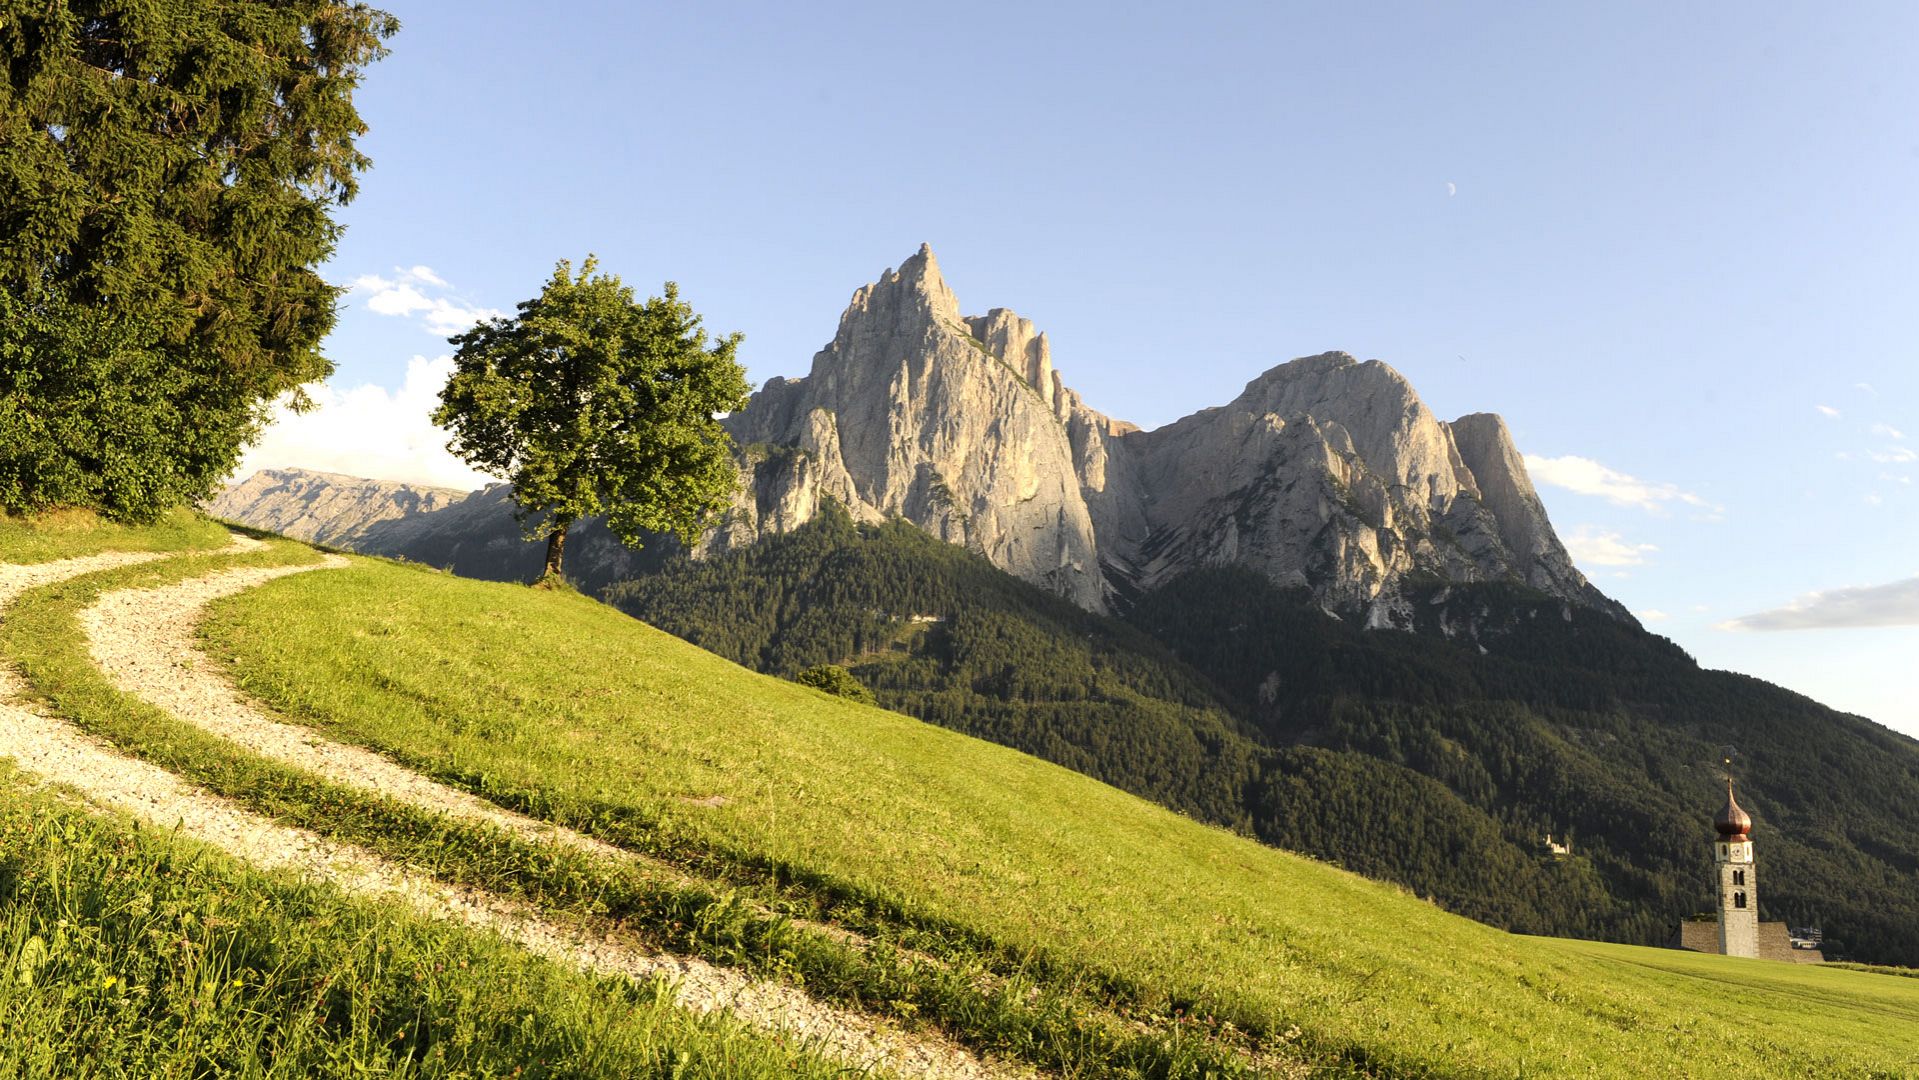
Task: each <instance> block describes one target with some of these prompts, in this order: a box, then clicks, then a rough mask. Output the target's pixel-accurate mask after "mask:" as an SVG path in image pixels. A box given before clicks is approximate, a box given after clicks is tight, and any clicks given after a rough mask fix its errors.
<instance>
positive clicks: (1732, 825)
mask: <svg viewBox="0 0 1919 1080" xmlns="http://www.w3.org/2000/svg"><path fill="white" fill-rule="evenodd" d="M1712 827H1713V828H1715V829H1718V830H1719V837H1720V839H1722V840H1749V839H1751V837H1752V815H1751V814H1748V813H1746V812H1745V811H1744V810H1741V809H1740V808H1739V804H1738V803H1737V802H1735V801H1734V800H1733V797H1732V781H1731V780H1730V779H1729V780H1727V781H1726V805H1725V806H1724V807H1723V808H1721V809H1720V811H1719V816H1718V817H1716V818H1714V819H1713V821H1712Z"/></svg>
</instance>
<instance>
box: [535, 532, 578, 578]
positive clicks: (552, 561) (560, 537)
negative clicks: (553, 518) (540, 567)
mask: <svg viewBox="0 0 1919 1080" xmlns="http://www.w3.org/2000/svg"><path fill="white" fill-rule="evenodd" d="M571 524H572V522H569V521H561V522H560V523H559V525H558V526H557V527H556V528H555V529H554V530H553V535H552V536H549V537H547V539H546V573H544V574H542V575H540V576H541V577H559V576H560V556H561V555H563V554H565V553H566V530H567V526H569V525H571Z"/></svg>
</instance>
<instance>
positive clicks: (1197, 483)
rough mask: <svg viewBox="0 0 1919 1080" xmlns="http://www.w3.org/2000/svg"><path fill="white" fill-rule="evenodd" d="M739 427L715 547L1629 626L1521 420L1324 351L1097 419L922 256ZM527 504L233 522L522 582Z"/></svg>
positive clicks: (1098, 589) (1018, 325)
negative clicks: (518, 535) (897, 551)
mask: <svg viewBox="0 0 1919 1080" xmlns="http://www.w3.org/2000/svg"><path fill="white" fill-rule="evenodd" d="M726 424H727V427H728V428H729V429H730V430H731V432H732V434H733V436H734V438H735V441H736V443H737V444H738V446H739V448H740V455H741V465H742V472H743V474H744V480H743V482H742V484H741V486H740V489H739V493H738V496H737V498H736V500H735V503H734V506H733V508H732V510H731V511H730V512H729V513H728V514H727V516H726V518H725V520H724V522H723V523H722V524H721V525H720V526H719V527H718V528H717V529H715V530H714V531H713V532H712V533H710V534H709V535H708V537H707V538H706V539H705V541H704V542H703V543H702V545H701V547H700V553H701V554H706V553H711V552H714V551H723V550H729V549H734V548H738V547H741V546H743V545H747V544H751V543H753V542H755V541H757V540H759V539H761V538H762V537H765V536H768V535H773V534H778V533H784V532H789V531H791V530H792V529H794V528H797V527H799V526H800V525H803V524H805V523H806V522H807V521H810V520H812V518H813V517H814V516H815V515H816V514H818V513H819V510H820V507H821V505H822V504H823V503H824V502H825V501H826V500H829V499H830V500H833V501H835V502H837V503H838V504H839V505H841V506H843V507H845V508H846V510H847V511H848V513H849V514H851V516H852V517H853V519H854V520H855V521H859V522H867V523H877V522H881V521H885V520H888V519H891V518H896V517H897V518H902V519H904V520H906V521H910V522H912V523H913V524H915V525H917V526H919V527H920V528H922V529H924V530H925V531H926V532H928V533H930V534H931V535H933V536H936V537H938V538H940V539H942V540H945V541H948V542H950V543H954V544H958V545H960V546H962V547H965V548H968V549H969V550H972V551H975V552H978V553H979V554H981V555H984V556H985V557H986V558H987V559H988V560H989V561H990V562H992V563H993V565H995V566H998V567H1000V568H1001V569H1003V570H1006V571H1008V572H1009V573H1012V574H1014V575H1015V576H1017V577H1019V578H1021V579H1023V580H1025V581H1028V582H1031V583H1033V584H1035V585H1039V586H1041V587H1043V588H1046V589H1048V590H1050V591H1053V592H1056V593H1058V594H1060V595H1062V596H1065V597H1067V598H1068V599H1070V600H1072V601H1073V602H1074V603H1076V604H1078V605H1080V606H1081V607H1084V608H1087V609H1088V610H1093V611H1110V610H1123V609H1124V608H1125V606H1126V605H1127V604H1128V603H1130V601H1131V598H1133V597H1135V596H1138V595H1139V594H1141V593H1143V592H1146V591H1150V590H1151V589H1153V588H1155V587H1157V586H1158V585H1160V584H1161V583H1163V582H1165V581H1169V580H1171V579H1172V578H1175V577H1177V576H1179V575H1180V574H1182V573H1185V572H1187V571H1190V570H1193V569H1196V568H1199V567H1203V566H1217V565H1240V566H1249V567H1252V568H1254V569H1256V570H1259V571H1260V572H1262V573H1264V574H1265V575H1266V576H1267V577H1268V578H1270V579H1271V580H1272V581H1273V582H1274V583H1275V584H1277V585H1280V586H1282V587H1301V588H1306V589H1309V590H1311V591H1312V592H1313V594H1314V595H1315V597H1316V598H1318V599H1319V601H1320V602H1321V603H1322V604H1323V605H1325V606H1326V607H1327V608H1328V609H1329V610H1332V611H1335V612H1338V613H1340V614H1342V615H1350V616H1355V617H1358V618H1360V619H1362V620H1363V621H1365V622H1367V623H1368V624H1370V625H1399V626H1405V625H1409V620H1410V619H1411V613H1410V611H1409V610H1408V609H1407V607H1406V604H1405V601H1404V597H1403V586H1404V584H1405V583H1406V582H1407V581H1409V580H1414V579H1420V580H1423V579H1427V578H1435V577H1436V578H1438V579H1440V580H1443V581H1452V582H1478V581H1511V582H1516V583H1520V584H1524V585H1527V586H1530V587H1532V588H1535V589H1538V590H1540V591H1541V592H1544V593H1546V594H1548V595H1551V596H1556V597H1560V598H1562V599H1566V600H1569V601H1572V602H1575V603H1579V604H1582V605H1585V606H1589V607H1593V608H1596V609H1598V610H1601V611H1604V612H1606V613H1607V614H1609V615H1611V616H1613V617H1615V618H1619V619H1624V620H1629V621H1630V620H1631V616H1630V615H1629V614H1628V613H1627V612H1626V611H1625V609H1624V608H1622V607H1621V606H1620V605H1618V604H1617V603H1615V602H1613V601H1612V600H1611V599H1609V598H1607V597H1606V596H1605V595H1603V594H1602V593H1600V592H1599V590H1598V589H1596V588H1594V587H1593V585H1592V584H1591V583H1590V582H1588V581H1587V580H1586V578H1585V577H1584V576H1583V575H1582V574H1580V572H1579V571H1578V570H1577V569H1575V568H1574V566H1573V565H1572V560H1571V559H1570V558H1568V556H1567V554H1566V549H1565V547H1564V545H1562V544H1561V543H1560V541H1559V538H1558V536H1557V535H1555V534H1554V532H1553V528H1552V525H1551V523H1550V522H1549V521H1548V520H1547V517H1546V511H1545V507H1544V506H1543V505H1541V503H1540V500H1539V497H1538V495H1537V494H1536V493H1535V492H1534V490H1533V486H1532V483H1531V481H1530V480H1529V479H1528V477H1527V475H1526V469H1525V465H1524V464H1523V462H1522V460H1521V458H1520V455H1519V452H1518V450H1517V449H1516V448H1515V447H1514V445H1513V442H1512V437H1511V435H1510V433H1509V432H1508V431H1507V428H1506V424H1505V422H1504V421H1503V420H1501V419H1500V418H1499V417H1498V416H1495V415H1492V414H1489V413H1475V414H1472V415H1469V416H1464V417H1461V418H1459V419H1458V420H1455V421H1453V422H1452V423H1446V422H1444V421H1441V420H1439V419H1438V418H1437V417H1435V416H1434V415H1433V414H1432V412H1431V410H1429V409H1427V408H1426V406H1425V404H1424V403H1423V402H1421V401H1420V399H1419V395H1418V394H1416V393H1415V392H1414V391H1413V388H1412V386H1411V385H1410V384H1409V383H1407V382H1406V380H1405V379H1404V378H1402V377H1401V376H1400V375H1399V373H1398V372H1396V371H1394V370H1393V369H1392V368H1390V367H1388V366H1386V365H1385V364H1383V363H1380V362H1378V361H1368V362H1366V363H1360V362H1359V361H1357V360H1355V359H1353V358H1352V357H1350V356H1347V355H1346V354H1344V353H1325V354H1322V355H1319V356H1312V357H1305V358H1302V359H1299V360H1294V361H1292V362H1291V363H1286V364H1281V365H1279V366H1278V367H1275V368H1273V369H1272V370H1270V371H1268V372H1266V373H1265V374H1264V375H1261V376H1260V377H1259V378H1257V379H1254V380H1253V381H1252V382H1251V383H1248V384H1247V386H1246V389H1245V391H1244V392H1243V393H1241V394H1240V396H1239V397H1237V398H1235V399H1234V400H1233V401H1232V402H1230V403H1228V404H1226V405H1224V406H1221V407H1218V408H1212V409H1206V410H1203V411H1201V412H1198V413H1195V414H1193V415H1192V416H1188V417H1186V418H1185V419H1183V420H1180V421H1177V422H1175V423H1172V424H1169V425H1167V426H1165V427H1163V428H1159V429H1157V430H1154V431H1141V430H1139V429H1138V428H1136V427H1135V426H1134V425H1132V424H1128V423H1125V422H1123V421H1118V420H1114V419H1112V418H1110V417H1107V416H1104V415H1102V414H1101V413H1098V412H1096V411H1094V410H1092V409H1091V408H1089V407H1087V406H1086V405H1085V404H1084V402H1083V401H1082V400H1081V398H1080V395H1079V394H1077V393H1076V392H1074V391H1073V390H1072V389H1070V388H1068V387H1067V386H1066V384H1065V382H1064V380H1063V379H1062V378H1061V376H1060V373H1059V372H1058V371H1057V370H1055V369H1054V367H1053V364H1052V356H1051V349H1050V347H1049V345H1048V342H1047V339H1046V335H1045V334H1044V333H1040V332H1038V331H1036V330H1035V329H1034V327H1033V324H1032V323H1031V322H1028V321H1027V320H1025V319H1022V318H1020V317H1019V316H1017V315H1015V314H1013V313H1012V312H1010V311H1008V310H1006V309H1005V308H994V309H992V310H991V311H989V312H987V313H986V314H984V315H975V316H965V315H962V314H961V313H960V307H959V304H958V301H957V300H956V299H955V298H954V296H953V293H952V291H951V290H950V289H948V288H947V286H946V283H945V281H944V279H943V278H942V277H941V276H940V271H939V265H938V263H937V261H936V260H935V259H934V257H933V253H932V251H931V250H930V249H928V248H925V247H922V248H921V249H920V251H919V252H918V253H917V254H916V255H914V256H913V257H911V258H909V259H907V260H906V261H905V262H904V263H902V264H901V265H900V268H899V269H898V270H897V271H893V270H889V271H887V272H886V273H885V274H884V275H882V276H881V277H880V279H879V280H878V281H877V282H875V283H873V284H870V285H866V286H863V287H861V288H860V289H859V290H858V291H856V292H855V293H854V294H853V300H852V302H851V304H850V305H849V306H848V307H847V309H846V311H845V312H844V313H843V314H842V315H841V316H840V322H839V329H838V331H837V333H835V335H834V337H833V341H832V342H831V343H830V344H828V345H827V346H826V348H824V349H822V350H820V352H819V353H818V354H817V355H815V356H814V358H813V369H812V373H811V374H809V375H807V376H805V377H803V378H797V379H784V378H774V379H769V380H768V381H767V383H766V385H765V386H764V387H762V388H761V389H760V390H759V392H758V393H756V394H754V395H753V397H752V400H751V401H750V402H749V403H748V405H747V406H746V408H745V409H743V410H742V411H740V412H739V413H737V414H735V415H733V416H731V417H728V418H727V420H726ZM321 492H326V494H325V496H324V497H322V495H321V494H320V493H321ZM506 496H507V493H506V492H505V491H504V490H502V489H499V488H488V489H487V490H486V491H483V492H478V493H474V494H473V495H471V496H469V497H468V498H467V499H466V500H464V501H463V502H461V501H458V500H451V499H448V498H447V497H446V493H444V492H440V491H429V490H427V489H420V488H414V487H410V486H406V485H390V486H389V487H388V488H387V489H382V488H380V487H379V486H378V485H372V484H371V483H370V482H368V481H357V480H356V481H351V482H343V481H342V479H341V478H337V477H329V476H324V475H321V476H318V477H313V478H302V477H301V475H300V474H299V473H298V472H297V471H296V470H275V471H273V472H270V473H267V474H262V475H261V476H258V477H254V478H252V479H249V480H248V481H246V482H244V483H243V484H241V485H240V486H239V487H237V488H235V489H233V490H231V491H229V492H228V493H227V494H225V495H223V496H222V497H221V498H220V499H219V501H217V502H216V503H215V504H214V507H213V508H214V510H215V512H217V513H220V514H222V515H225V516H228V517H232V518H235V519H237V520H246V521H261V522H273V523H276V524H275V525H274V526H273V527H280V528H282V531H287V529H289V528H290V529H292V530H294V531H291V532H289V535H301V536H307V537H309V538H314V539H327V540H331V541H334V542H345V541H347V540H349V539H351V540H354V541H356V542H363V543H364V544H365V545H367V546H368V547H369V549H379V550H385V551H392V552H394V553H398V554H404V555H407V556H408V557H412V558H420V559H423V560H425V561H432V562H438V563H442V564H447V565H452V566H454V567H455V568H456V569H458V570H460V571H461V572H466V573H477V574H479V575H480V576H489V577H505V576H516V574H515V573H513V572H511V568H513V567H517V566H519V565H520V564H521V563H522V562H523V561H524V560H527V559H530V556H529V555H527V554H526V552H527V551H529V550H531V549H530V548H527V549H522V548H519V547H517V546H516V545H517V544H518V541H517V539H515V536H514V534H511V533H510V532H507V531H506V530H505V529H504V528H503V527H502V525H501V522H500V521H499V511H500V510H501V509H502V508H504V507H505V506H506V505H507V504H506ZM307 529H314V530H323V531H324V532H325V533H326V535H325V536H321V535H320V533H319V532H317V531H316V532H313V533H310V534H309V533H307V532H304V531H301V530H307ZM609 542H610V538H607V537H604V536H602V537H601V538H600V542H596V541H595V538H593V537H592V536H584V537H581V538H578V539H577V540H576V541H575V542H574V546H573V547H572V548H571V549H570V550H572V551H580V550H581V549H582V548H590V549H592V550H588V551H583V552H582V553H581V559H582V562H583V563H584V564H585V565H582V566H581V567H580V570H579V572H580V573H581V575H582V576H583V577H584V578H586V579H587V581H588V582H589V584H604V583H605V582H607V581H611V580H617V579H618V578H619V577H621V576H624V575H625V574H628V573H631V572H632V571H633V570H634V569H635V565H636V564H635V563H634V561H633V560H632V559H631V557H630V556H628V555H627V554H625V553H624V551H623V549H621V550H619V551H614V550H609V549H608V547H607V544H608V543H609ZM613 547H617V545H613ZM526 565H528V566H531V565H533V564H532V563H531V562H527V563H526Z"/></svg>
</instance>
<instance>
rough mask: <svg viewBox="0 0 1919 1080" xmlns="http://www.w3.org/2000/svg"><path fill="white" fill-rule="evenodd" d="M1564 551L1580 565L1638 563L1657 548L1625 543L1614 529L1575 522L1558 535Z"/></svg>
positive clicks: (1642, 561)
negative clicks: (1568, 530)
mask: <svg viewBox="0 0 1919 1080" xmlns="http://www.w3.org/2000/svg"><path fill="white" fill-rule="evenodd" d="M1562 541H1563V542H1564V543H1565V545H1566V553H1567V554H1568V555H1571V556H1572V558H1573V562H1576V563H1579V564H1580V565H1582V566H1638V565H1640V564H1642V563H1644V562H1645V561H1646V556H1647V555H1649V554H1651V553H1652V552H1655V551H1658V550H1659V546H1658V545H1657V544H1634V543H1629V542H1628V541H1627V540H1626V539H1625V538H1624V537H1622V536H1620V535H1619V534H1618V533H1616V532H1611V531H1608V530H1605V529H1601V528H1599V527H1598V526H1596V525H1579V526H1576V527H1575V528H1574V529H1573V530H1572V531H1571V532H1569V533H1567V534H1566V535H1565V536H1564V537H1562Z"/></svg>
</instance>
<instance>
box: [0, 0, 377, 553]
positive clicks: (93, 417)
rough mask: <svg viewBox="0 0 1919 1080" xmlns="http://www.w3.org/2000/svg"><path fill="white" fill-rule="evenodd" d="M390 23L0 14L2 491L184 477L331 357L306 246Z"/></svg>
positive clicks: (95, 11) (170, 488) (113, 505)
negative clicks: (325, 349)
mask: <svg viewBox="0 0 1919 1080" xmlns="http://www.w3.org/2000/svg"><path fill="white" fill-rule="evenodd" d="M397 29H398V23H397V22H395V21H394V19H393V18H392V17H391V16H389V15H387V14H386V13H385V12H382V11H378V10H376V9H374V8H371V7H367V6H366V5H364V4H358V3H338V2H334V0H149V2H144V3H125V2H114V0H47V2H44V3H42V2H35V3H13V4H8V5H7V6H6V7H5V9H4V12H3V13H0V238H4V240H0V509H5V510H10V511H30V510H39V509H44V508H47V507H51V506H59V505H69V506H83V507H90V508H94V509H98V510H101V511H104V512H105V513H107V514H109V515H111V516H114V517H120V518H133V519H139V518H146V517H151V516H153V515H154V514H156V513H158V512H160V511H162V510H165V509H166V508H168V507H170V506H174V505H178V504H179V503H181V502H185V501H188V500H191V499H195V498H200V497H203V496H205V495H207V494H209V493H210V492H211V491H212V488H213V486H214V485H215V484H217V483H218V482H219V481H220V480H221V479H222V478H223V477H225V476H226V475H227V474H228V473H229V472H231V471H232V469H233V466H234V464H235V463H236V461H237V460H238V457H239V452H240V448H241V447H242V446H243V445H245V443H246V441H247V440H248V439H249V438H250V437H251V436H252V435H253V434H254V433H255V432H257V430H258V427H259V423H260V420H261V419H262V417H263V415H264V413H265V410H266V408H267V406H268V405H269V404H270V403H271V402H272V401H274V400H275V399H277V398H279V397H280V396H281V395H282V394H286V393H288V392H293V393H295V394H296V395H297V392H298V388H299V387H300V386H301V385H302V384H304V383H307V382H311V381H312V380H315V379H319V378H323V377H325V376H326V375H328V374H329V373H331V371H332V365H331V364H330V363H328V361H327V360H326V358H325V357H324V356H322V355H321V352H320V341H321V339H322V338H324V337H325V336H326V334H327V332H328V331H329V330H330V329H332V326H333V320H334V302H335V300H336V299H337V298H338V296H339V290H338V289H337V288H335V287H334V286H332V285H329V284H327V282H325V281H324V280H322V279H321V278H320V276H319V275H318V274H317V273H316V272H315V271H314V269H313V268H314V267H315V266H317V265H318V264H319V263H321V262H323V261H325V259H326V258H327V257H328V256H329V255H330V254H331V253H332V251H333V247H334V243H335V242H336V240H337V239H338V237H339V233H340V226H339V225H338V224H337V223H336V222H334V221H333V219H332V218H331V216H330V211H331V209H332V208H333V207H335V206H338V205H342V204H344V203H346V202H347V201H348V200H349V199H351V198H352V197H353V195H354V192H355V190H356V185H355V174H356V173H358V172H360V171H361V170H363V169H365V168H366V166H367V164H368V162H367V159H366V158H365V157H364V156H363V155H362V154H361V153H360V152H359V151H358V150H357V149H356V148H355V146H354V140H355V139H356V138H358V137H359V136H360V135H361V134H362V133H363V132H364V131H365V130H366V127H365V125H364V124H363V123H361V121H360V117H359V114H358V113H357V112H356V111H355V110H354V106H353V91H354V90H355V89H356V88H357V87H358V86H359V83H360V77H361V74H362V72H363V70H364V69H365V67H366V66H367V65H368V64H370V63H372V62H373V61H375V60H377V59H378V58H379V57H380V56H382V55H383V54H384V53H385V47H384V45H383V44H382V42H383V41H384V40H385V39H386V38H387V37H388V36H390V35H391V34H393V33H394V32H395V31H396V30H397Z"/></svg>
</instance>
